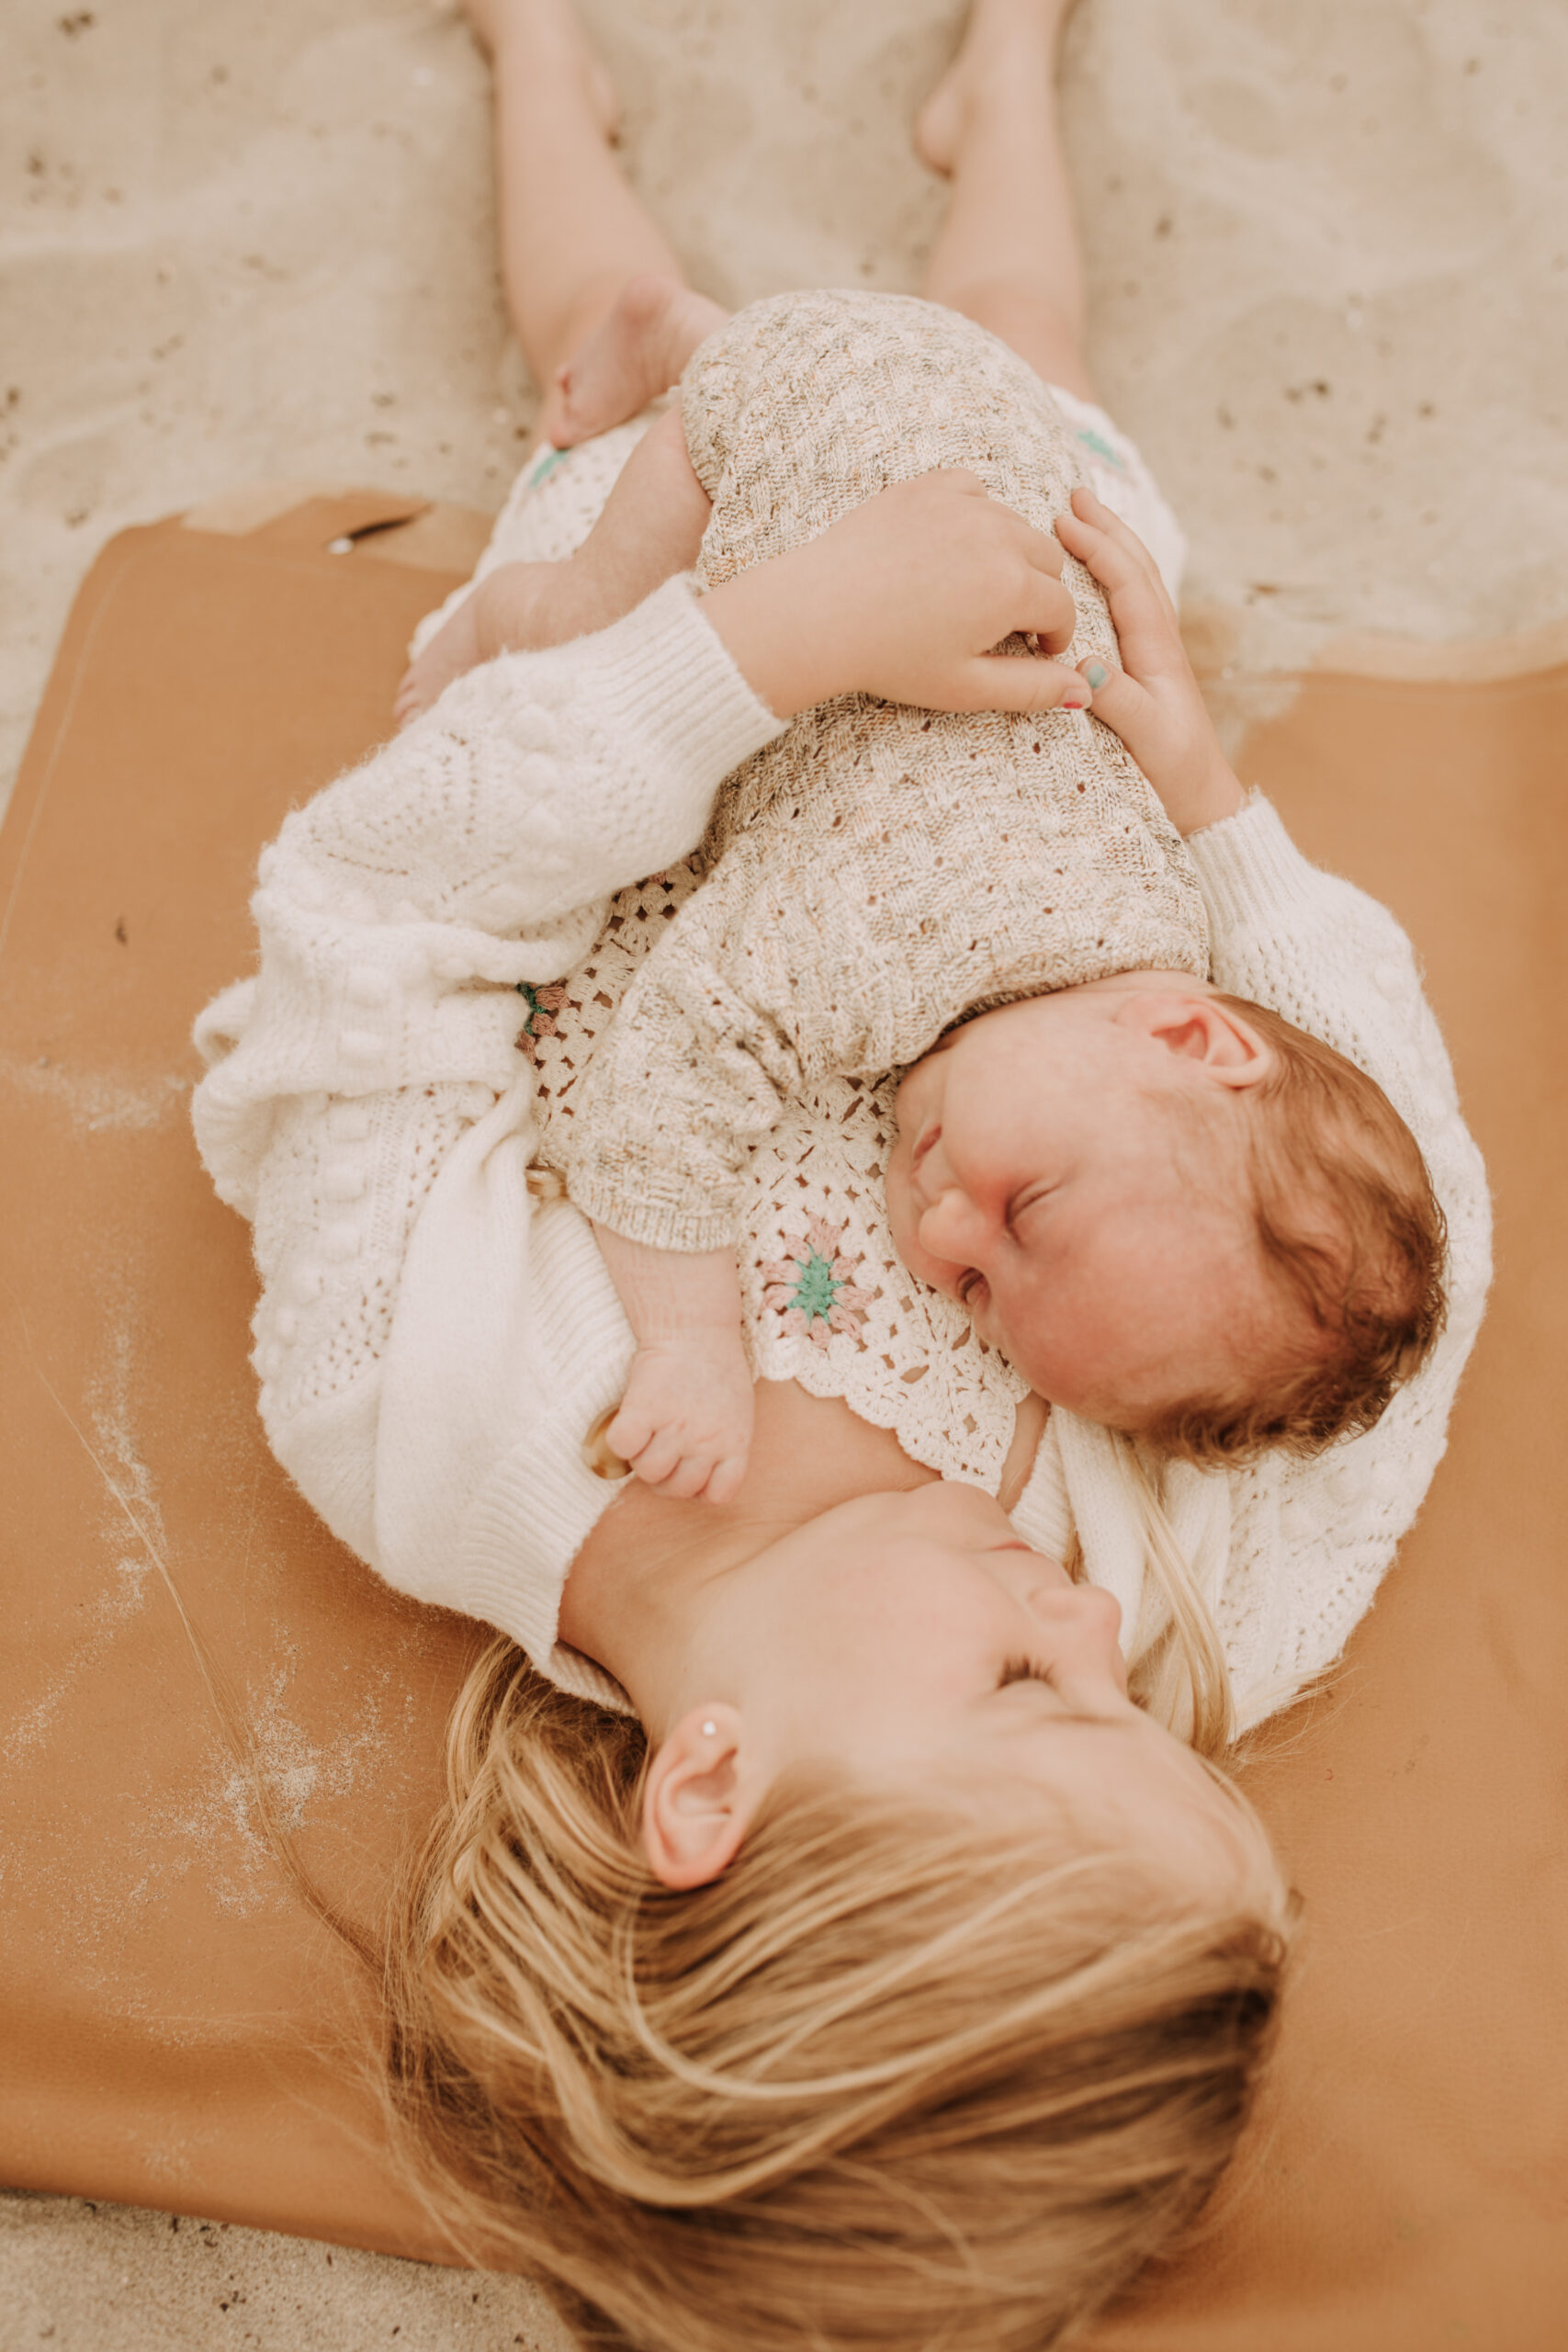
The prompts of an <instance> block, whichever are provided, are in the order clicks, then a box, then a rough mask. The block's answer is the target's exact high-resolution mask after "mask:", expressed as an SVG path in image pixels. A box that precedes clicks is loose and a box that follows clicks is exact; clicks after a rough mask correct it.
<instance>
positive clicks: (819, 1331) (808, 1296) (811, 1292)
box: [762, 1216, 871, 1348]
mask: <svg viewBox="0 0 1568 2352" xmlns="http://www.w3.org/2000/svg"><path fill="white" fill-rule="evenodd" d="M848 1231H849V1222H848V1220H847V1219H846V1220H845V1222H844V1223H843V1224H842V1225H829V1222H828V1220H827V1218H826V1217H821V1216H809V1217H807V1220H806V1231H805V1233H804V1234H795V1233H786V1234H785V1235H784V1256H783V1257H782V1258H774V1259H773V1261H771V1263H769V1264H768V1265H765V1266H764V1267H763V1268H762V1281H763V1283H764V1285H765V1287H764V1289H763V1292H762V1304H763V1306H771V1307H772V1308H773V1312H774V1314H775V1315H777V1316H779V1317H781V1318H782V1320H783V1323H784V1329H785V1330H786V1331H787V1332H788V1333H789V1335H790V1337H791V1339H800V1340H810V1341H811V1344H812V1346H813V1347H817V1348H826V1347H827V1345H828V1343H829V1340H831V1338H832V1336H833V1334H834V1332H835V1331H847V1332H849V1333H850V1334H851V1336H852V1337H854V1336H856V1335H858V1333H859V1331H860V1328H861V1325H862V1324H863V1322H864V1321H865V1318H866V1312H867V1310H868V1308H869V1307H870V1306H871V1296H870V1294H869V1292H866V1291H863V1290H861V1289H860V1288H858V1287H857V1285H856V1283H855V1282H854V1281H853V1279H852V1277H853V1274H854V1271H855V1268H856V1266H857V1265H858V1263H859V1262H860V1261H859V1260H858V1259H854V1258H845V1257H841V1256H840V1243H841V1242H842V1240H843V1238H844V1236H845V1234H846V1233H847V1232H848Z"/></svg>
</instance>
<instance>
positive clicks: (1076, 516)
mask: <svg viewBox="0 0 1568 2352" xmlns="http://www.w3.org/2000/svg"><path fill="white" fill-rule="evenodd" d="M1071 514H1072V517H1073V520H1074V521H1075V522H1077V523H1081V524H1085V525H1087V526H1088V527H1089V529H1090V530H1091V531H1096V532H1098V533H1099V534H1100V537H1101V538H1103V539H1109V540H1110V542H1111V546H1112V547H1113V548H1117V549H1118V550H1119V551H1120V553H1121V554H1122V556H1123V557H1125V558H1126V559H1127V560H1128V561H1129V562H1131V563H1133V564H1135V565H1136V567H1137V569H1138V571H1141V572H1142V574H1143V576H1144V578H1145V581H1146V582H1148V585H1149V588H1150V591H1151V592H1152V594H1154V596H1155V597H1156V599H1157V601H1158V603H1159V604H1160V605H1161V606H1162V607H1163V608H1164V610H1165V611H1166V612H1167V613H1168V615H1169V616H1170V618H1171V619H1172V621H1174V620H1175V618H1176V607H1175V605H1173V604H1172V603H1171V601H1170V593H1169V591H1168V588H1167V587H1166V584H1165V582H1164V580H1163V579H1162V578H1161V577H1160V569H1159V566H1158V564H1157V563H1156V561H1155V560H1154V558H1153V556H1152V555H1151V554H1150V553H1149V551H1148V549H1147V548H1146V547H1145V545H1144V543H1143V541H1142V539H1141V538H1139V537H1138V535H1137V533H1136V531H1134V529H1133V527H1132V525H1131V524H1130V523H1124V522H1123V521H1122V517H1121V515H1118V514H1117V513H1116V511H1115V509H1114V508H1113V507H1110V506H1107V505H1106V503H1105V502H1104V500H1103V499H1101V498H1097V497H1096V496H1095V494H1094V492H1093V491H1092V490H1075V491H1074V492H1073V497H1072V507H1071ZM1060 519H1061V520H1062V521H1066V516H1063V517H1061V518H1060Z"/></svg>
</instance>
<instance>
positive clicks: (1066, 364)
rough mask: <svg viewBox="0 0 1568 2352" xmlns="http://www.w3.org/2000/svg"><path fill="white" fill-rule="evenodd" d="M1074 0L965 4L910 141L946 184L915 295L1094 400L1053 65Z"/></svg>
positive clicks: (1056, 381)
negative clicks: (941, 216) (984, 330)
mask: <svg viewBox="0 0 1568 2352" xmlns="http://www.w3.org/2000/svg"><path fill="white" fill-rule="evenodd" d="M1073 5H1074V0H974V6H973V8H972V10H971V12H970V17H969V22H968V25H967V27H966V28H965V30H964V40H963V42H962V44H961V45H960V48H959V51H958V55H957V56H956V57H955V58H954V60H953V64H952V67H951V68H950V70H949V71H948V73H947V74H946V75H945V76H944V77H943V79H942V81H941V82H940V83H938V85H937V86H936V88H935V90H934V91H933V92H932V93H931V96H930V98H929V99H928V100H927V101H926V104H925V106H924V107H922V109H921V111H920V115H919V120H918V121H917V123H916V125H915V145H916V148H917V150H918V152H919V154H920V156H921V157H922V159H923V160H924V161H925V162H926V163H927V164H930V165H931V169H932V170H933V171H938V172H943V173H946V174H947V175H949V176H950V177H951V178H952V181H953V198H952V201H951V203H950V204H949V206H948V209H947V218H946V220H945V221H944V222H943V224H942V232H941V233H940V235H939V236H938V238H937V241H936V243H935V245H934V246H933V248H932V250H931V260H930V262H929V263H928V264H927V266H926V277H925V283H924V285H923V286H922V287H921V288H920V291H921V292H922V293H923V294H924V295H925V296H926V298H927V300H929V301H932V302H942V303H945V304H946V305H947V307H948V309H949V310H953V311H963V312H964V316H965V317H966V318H971V319H974V320H975V321H976V323H977V324H979V325H980V326H983V327H988V328H989V329H990V331H991V333H992V334H995V335H998V336H999V337H1000V338H1001V340H1002V342H1003V343H1006V344H1010V345H1011V346H1012V348H1013V350H1014V351H1016V352H1017V353H1018V355H1019V356H1020V358H1021V359H1026V360H1027V361H1028V362H1029V365H1030V366H1031V367H1032V368H1033V369H1034V370H1035V372H1036V373H1037V374H1038V375H1040V376H1042V377H1043V378H1044V379H1045V380H1046V382H1048V383H1052V384H1060V385H1061V386H1062V387H1063V389H1064V390H1066V391H1069V392H1077V393H1078V394H1079V396H1080V397H1081V398H1082V399H1084V400H1092V399H1093V398H1094V397H1095V393H1094V383H1093V379H1092V378H1091V377H1090V375H1089V365H1088V362H1087V361H1086V359H1085V357H1084V352H1083V326H1084V293H1083V266H1082V262H1081V259H1080V257H1079V254H1078V241H1077V223H1076V220H1075V216H1074V209H1073V198H1072V189H1071V187H1070V185H1069V183H1068V179H1067V173H1066V162H1065V160H1064V157H1063V153H1062V140H1061V125H1060V121H1059V119H1058V115H1057V105H1056V65H1057V58H1058V53H1059V51H1060V48H1061V40H1062V32H1063V28H1064V27H1065V25H1066V19H1067V17H1069V16H1070V15H1071V13H1072V8H1073Z"/></svg>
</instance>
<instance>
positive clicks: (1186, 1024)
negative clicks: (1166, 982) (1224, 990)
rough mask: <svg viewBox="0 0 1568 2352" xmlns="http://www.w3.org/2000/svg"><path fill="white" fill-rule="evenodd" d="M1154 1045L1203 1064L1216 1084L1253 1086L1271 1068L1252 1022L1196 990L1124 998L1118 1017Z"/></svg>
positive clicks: (1268, 1049)
mask: <svg viewBox="0 0 1568 2352" xmlns="http://www.w3.org/2000/svg"><path fill="white" fill-rule="evenodd" d="M1116 1018H1117V1020H1118V1021H1119V1022H1120V1023H1122V1025H1123V1027H1125V1028H1129V1029H1135V1030H1137V1031H1138V1032H1139V1033H1140V1034H1141V1035H1144V1036H1146V1037H1147V1038H1148V1039H1149V1040H1150V1042H1151V1043H1152V1044H1154V1045H1156V1046H1165V1047H1166V1049H1167V1050H1168V1052H1170V1053H1172V1054H1177V1055H1179V1056H1180V1057H1181V1058H1182V1059H1183V1060H1185V1061H1191V1062H1197V1063H1199V1064H1201V1068H1202V1069H1203V1072H1204V1075H1205V1076H1206V1077H1208V1078H1210V1079H1212V1080H1213V1082H1214V1083H1215V1084H1216V1085H1217V1086H1224V1087H1228V1088H1230V1089H1232V1090H1233V1091H1238V1092H1239V1091H1242V1090H1244V1089H1245V1088H1247V1087H1249V1086H1256V1085H1257V1084H1258V1081H1259V1080H1262V1079H1265V1078H1267V1077H1268V1076H1269V1072H1270V1070H1272V1069H1273V1067H1274V1048H1273V1046H1271V1045H1270V1044H1269V1040H1268V1039H1267V1037H1265V1036H1264V1035H1262V1034H1261V1032H1260V1031H1258V1030H1257V1029H1255V1028H1254V1027H1253V1025H1252V1023H1251V1022H1250V1021H1247V1020H1246V1019H1244V1017H1243V1016H1242V1015H1241V1014H1240V1013H1237V1012H1232V1011H1231V1008H1230V1007H1229V1005H1227V1004H1222V1003H1221V1001H1220V1000H1219V998H1218V997H1213V996H1202V995H1200V994H1199V992H1198V991H1197V990H1196V989H1194V990H1193V991H1192V992H1191V994H1188V993H1187V991H1186V990H1185V989H1151V990H1149V991H1148V992H1147V993H1145V994H1139V995H1136V996H1129V997H1127V998H1125V999H1124V1000H1123V1001H1122V1004H1121V1006H1120V1007H1119V1009H1118V1011H1117V1014H1116Z"/></svg>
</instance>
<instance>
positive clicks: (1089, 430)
mask: <svg viewBox="0 0 1568 2352" xmlns="http://www.w3.org/2000/svg"><path fill="white" fill-rule="evenodd" d="M1077 438H1078V439H1079V440H1080V441H1081V442H1082V443H1083V445H1084V447H1085V448H1086V449H1092V450H1093V451H1094V454H1095V456H1096V457H1097V458H1105V459H1106V460H1107V462H1108V463H1109V464H1111V465H1113V466H1114V467H1115V469H1116V470H1117V472H1118V473H1119V474H1124V473H1125V472H1126V470H1127V460H1126V458H1124V457H1123V456H1122V452H1121V450H1120V449H1117V448H1113V447H1111V443H1110V442H1109V441H1108V440H1107V439H1106V437H1105V435H1104V434H1103V433H1097V432H1096V431H1095V429H1094V427H1093V425H1092V424H1080V425H1079V426H1078V429H1077Z"/></svg>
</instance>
